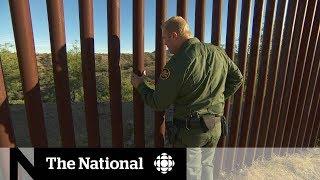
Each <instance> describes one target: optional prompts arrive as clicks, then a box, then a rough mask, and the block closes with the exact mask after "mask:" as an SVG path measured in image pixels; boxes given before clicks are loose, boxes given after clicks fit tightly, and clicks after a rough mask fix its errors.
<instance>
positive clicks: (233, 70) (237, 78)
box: [224, 55, 243, 99]
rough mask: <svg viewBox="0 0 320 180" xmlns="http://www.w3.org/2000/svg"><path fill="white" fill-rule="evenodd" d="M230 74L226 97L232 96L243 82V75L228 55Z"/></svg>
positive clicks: (225, 92) (228, 75) (227, 81)
mask: <svg viewBox="0 0 320 180" xmlns="http://www.w3.org/2000/svg"><path fill="white" fill-rule="evenodd" d="M225 56H226V59H227V64H228V74H227V79H226V85H225V91H224V96H225V99H228V98H230V96H232V95H233V94H234V93H235V92H236V91H237V90H238V88H239V87H240V86H241V84H242V83H243V76H242V74H241V71H240V70H239V68H238V67H237V65H236V64H235V63H234V62H233V61H232V60H231V59H230V58H229V57H228V56H227V55H225Z"/></svg>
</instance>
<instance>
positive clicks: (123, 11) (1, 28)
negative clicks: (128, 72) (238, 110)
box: [0, 0, 254, 53]
mask: <svg viewBox="0 0 320 180" xmlns="http://www.w3.org/2000/svg"><path fill="white" fill-rule="evenodd" d="M195 1H196V0H188V7H187V8H188V17H187V18H188V22H189V24H190V28H191V30H192V32H193V33H194V28H195V27H194V22H195V18H194V17H195ZM29 2H30V10H31V18H32V27H33V34H34V41H35V48H36V52H37V53H43V52H47V53H49V52H50V38H49V28H48V17H47V8H46V1H45V0H29ZM106 2H107V0H93V3H94V4H93V9H94V12H93V13H94V33H95V34H94V38H95V52H97V53H107V51H108V38H107V33H108V31H107V30H108V29H107V28H108V27H107V3H106ZM132 2H133V0H120V51H121V52H122V53H131V52H132V43H133V42H132V25H133V21H132V8H133V4H132ZM241 2H242V1H241V0H238V11H237V26H236V38H238V36H239V29H240V17H241ZM144 3H145V4H144V6H145V9H144V10H145V19H144V23H145V24H144V35H145V36H144V48H145V52H152V51H154V50H155V43H156V42H155V22H156V19H155V13H156V0H145V1H144ZM212 3H213V0H206V6H205V7H206V12H205V39H204V41H205V42H210V39H211V28H212V27H211V24H212V8H213V5H212ZM176 4H177V2H176V0H167V16H166V17H167V18H169V17H171V16H175V15H176V6H177V5H176ZM253 10H254V0H252V1H251V15H250V22H251V23H250V24H251V25H252V19H253V18H252V14H253ZM227 13H228V0H224V1H223V4H222V24H221V30H222V33H221V38H220V39H221V43H222V44H225V39H226V38H225V37H226V29H227ZM64 17H65V30H66V45H67V49H70V48H71V47H72V44H74V43H79V42H80V29H79V10H78V0H64ZM249 34H251V26H249ZM4 43H11V44H14V35H13V29H12V21H11V16H10V9H9V3H8V1H7V0H0V44H4Z"/></svg>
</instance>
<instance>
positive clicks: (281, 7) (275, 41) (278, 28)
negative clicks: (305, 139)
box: [252, 0, 287, 147]
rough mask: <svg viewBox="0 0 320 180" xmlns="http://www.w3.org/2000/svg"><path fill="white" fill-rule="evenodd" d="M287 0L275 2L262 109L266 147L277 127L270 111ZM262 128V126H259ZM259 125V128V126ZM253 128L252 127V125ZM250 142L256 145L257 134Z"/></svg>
mask: <svg viewBox="0 0 320 180" xmlns="http://www.w3.org/2000/svg"><path fill="white" fill-rule="evenodd" d="M286 3H287V0H283V1H278V3H277V10H276V13H277V14H276V17H275V25H274V29H273V38H272V50H271V55H270V64H269V73H268V78H269V81H268V82H267V90H266V98H265V104H264V108H265V110H264V111H263V113H264V114H263V116H262V117H263V121H267V122H269V128H268V136H267V142H266V146H267V147H273V145H274V141H275V138H276V136H275V135H276V132H277V128H278V121H277V118H271V117H272V111H273V110H274V108H275V107H274V106H273V104H274V97H275V91H276V90H277V89H275V88H276V79H277V77H278V69H279V62H280V53H281V50H282V49H281V48H282V42H281V40H282V39H283V38H284V37H283V26H284V20H285V16H284V13H285V6H286ZM260 127H261V128H263V127H264V126H260ZM260 127H259V128H260ZM253 128H254V127H253ZM253 134H254V133H253ZM252 143H254V144H255V146H257V144H258V135H256V136H254V138H253V139H252Z"/></svg>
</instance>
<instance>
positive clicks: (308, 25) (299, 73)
mask: <svg viewBox="0 0 320 180" xmlns="http://www.w3.org/2000/svg"><path fill="white" fill-rule="evenodd" d="M316 6H317V0H314V1H310V2H309V3H308V7H307V12H306V17H305V21H304V25H303V28H302V29H303V32H302V39H301V44H300V50H299V55H298V57H297V61H298V62H297V68H296V72H295V74H294V84H293V89H292V94H291V99H294V102H293V103H292V104H293V106H291V107H293V109H292V110H293V111H291V110H290V109H289V112H290V113H289V115H288V119H289V120H290V119H292V120H293V121H294V123H293V127H292V128H293V130H291V134H290V146H291V147H295V146H296V144H297V141H298V137H299V136H298V135H299V132H300V133H301V131H303V130H304V129H305V127H306V124H307V122H308V120H307V119H304V120H303V123H302V122H301V118H300V115H301V114H302V108H300V107H302V106H303V102H301V97H300V96H299V95H300V93H304V94H305V92H306V89H305V87H306V86H307V85H308V82H307V81H305V82H303V81H302V80H303V76H304V74H305V73H306V70H307V69H306V68H309V72H310V65H309V66H305V65H306V62H307V59H306V56H307V51H308V49H309V43H310V37H311V30H312V26H313V22H314V14H315V10H316ZM318 26H319V25H318ZM310 48H311V47H310ZM308 62H312V59H310V60H308ZM299 102H300V103H299ZM302 129H303V130H302ZM300 130H301V131H300ZM292 131H295V132H294V133H293V132H292ZM301 137H302V135H300V138H301ZM300 140H301V142H302V140H303V139H300Z"/></svg>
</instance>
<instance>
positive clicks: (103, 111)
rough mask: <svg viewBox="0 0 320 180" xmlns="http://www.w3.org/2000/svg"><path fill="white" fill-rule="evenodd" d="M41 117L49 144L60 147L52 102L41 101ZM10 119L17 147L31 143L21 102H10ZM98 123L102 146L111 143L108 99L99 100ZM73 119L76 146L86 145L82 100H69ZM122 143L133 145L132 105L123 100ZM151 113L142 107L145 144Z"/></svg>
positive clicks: (149, 140)
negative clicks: (71, 101)
mask: <svg viewBox="0 0 320 180" xmlns="http://www.w3.org/2000/svg"><path fill="white" fill-rule="evenodd" d="M43 109H44V117H45V124H46V130H47V137H48V144H49V147H61V140H60V129H59V124H58V116H57V107H56V104H55V103H52V104H44V105H43ZM10 112H11V118H12V123H13V127H14V131H15V136H16V143H17V146H19V147H31V146H32V145H31V142H30V136H29V129H28V123H27V118H26V113H25V107H24V105H10ZM98 112H99V121H100V122H99V124H100V138H101V145H102V147H111V144H112V142H111V123H110V107H109V103H104V104H99V105H98ZM72 114H73V123H74V130H75V137H76V145H77V147H87V142H88V141H87V130H86V122H85V114H84V106H83V103H77V104H72ZM122 116H123V137H124V147H133V146H134V135H133V134H134V124H133V105H132V103H130V102H125V103H123V104H122ZM153 130H154V113H153V111H152V110H151V109H150V108H148V107H145V141H146V147H153V144H154V141H153V139H154V134H153Z"/></svg>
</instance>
